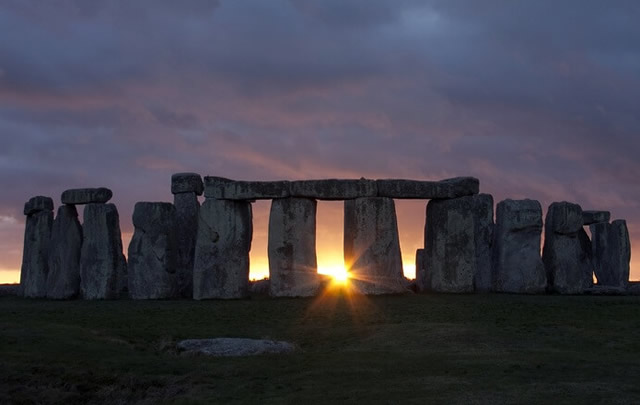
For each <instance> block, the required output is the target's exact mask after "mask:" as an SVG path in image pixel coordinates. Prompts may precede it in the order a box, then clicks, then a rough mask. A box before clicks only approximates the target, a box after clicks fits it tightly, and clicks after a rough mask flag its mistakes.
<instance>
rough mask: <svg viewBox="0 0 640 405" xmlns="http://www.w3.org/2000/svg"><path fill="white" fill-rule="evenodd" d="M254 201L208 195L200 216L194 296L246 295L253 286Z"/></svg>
mask: <svg viewBox="0 0 640 405" xmlns="http://www.w3.org/2000/svg"><path fill="white" fill-rule="evenodd" d="M252 233H253V228H252V223H251V204H250V203H248V202H244V201H230V200H216V199H207V200H206V201H205V202H204V204H202V207H200V214H199V220H198V237H197V240H196V252H195V259H194V267H193V298H195V299H198V300H200V299H208V298H243V297H246V296H247V294H248V287H249V250H250V249H251V237H252Z"/></svg>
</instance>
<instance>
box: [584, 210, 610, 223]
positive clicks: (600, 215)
mask: <svg viewBox="0 0 640 405" xmlns="http://www.w3.org/2000/svg"><path fill="white" fill-rule="evenodd" d="M610 219H611V213H610V212H609V211H582V221H583V223H584V225H591V224H597V223H598V222H609V220H610Z"/></svg>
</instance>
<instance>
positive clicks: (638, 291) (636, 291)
mask: <svg viewBox="0 0 640 405" xmlns="http://www.w3.org/2000/svg"><path fill="white" fill-rule="evenodd" d="M627 292H628V293H629V295H640V282H638V281H630V282H629V285H628V286H627Z"/></svg>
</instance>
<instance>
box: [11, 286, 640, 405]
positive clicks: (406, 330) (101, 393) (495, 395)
mask: <svg viewBox="0 0 640 405" xmlns="http://www.w3.org/2000/svg"><path fill="white" fill-rule="evenodd" d="M638 336H640V297H588V296H582V297H559V296H513V295H413V296H388V297H368V298H364V297H359V298H349V297H346V296H343V295H336V296H331V297H325V298H323V299H277V300H269V299H254V300H243V301H205V302H195V301H155V302H145V301H100V302H87V301H67V302H53V301H44V300H23V299H18V298H12V297H4V298H0V403H49V402H60V403H86V402H92V403H109V404H117V403H132V402H139V403H149V404H152V403H259V404H268V403H274V404H275V403H278V404H280V403H296V404H309V403H336V402H352V403H353V402H361V403H421V404H423V403H464V404H473V403H553V404H572V405H575V404H578V403H602V404H615V403H625V404H628V403H640V339H639V338H638ZM206 337H250V338H271V339H277V340H287V341H291V342H294V343H296V344H297V345H298V346H299V349H300V350H299V351H298V352H297V353H296V354H293V355H270V356H259V357H247V358H207V357H204V356H187V355H184V354H180V353H177V352H176V351H175V342H176V341H177V340H180V339H185V338H206Z"/></svg>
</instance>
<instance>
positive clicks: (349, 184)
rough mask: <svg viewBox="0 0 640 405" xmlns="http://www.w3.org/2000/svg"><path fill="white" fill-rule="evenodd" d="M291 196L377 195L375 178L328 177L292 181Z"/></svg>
mask: <svg viewBox="0 0 640 405" xmlns="http://www.w3.org/2000/svg"><path fill="white" fill-rule="evenodd" d="M290 190H291V191H290V196H291V197H305V198H315V199H317V200H329V201H330V200H350V199H354V198H363V197H375V196H376V195H377V188H376V182H375V180H367V179H364V178H362V179H356V180H352V179H348V180H344V179H326V180H297V181H292V182H291V189H290Z"/></svg>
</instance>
